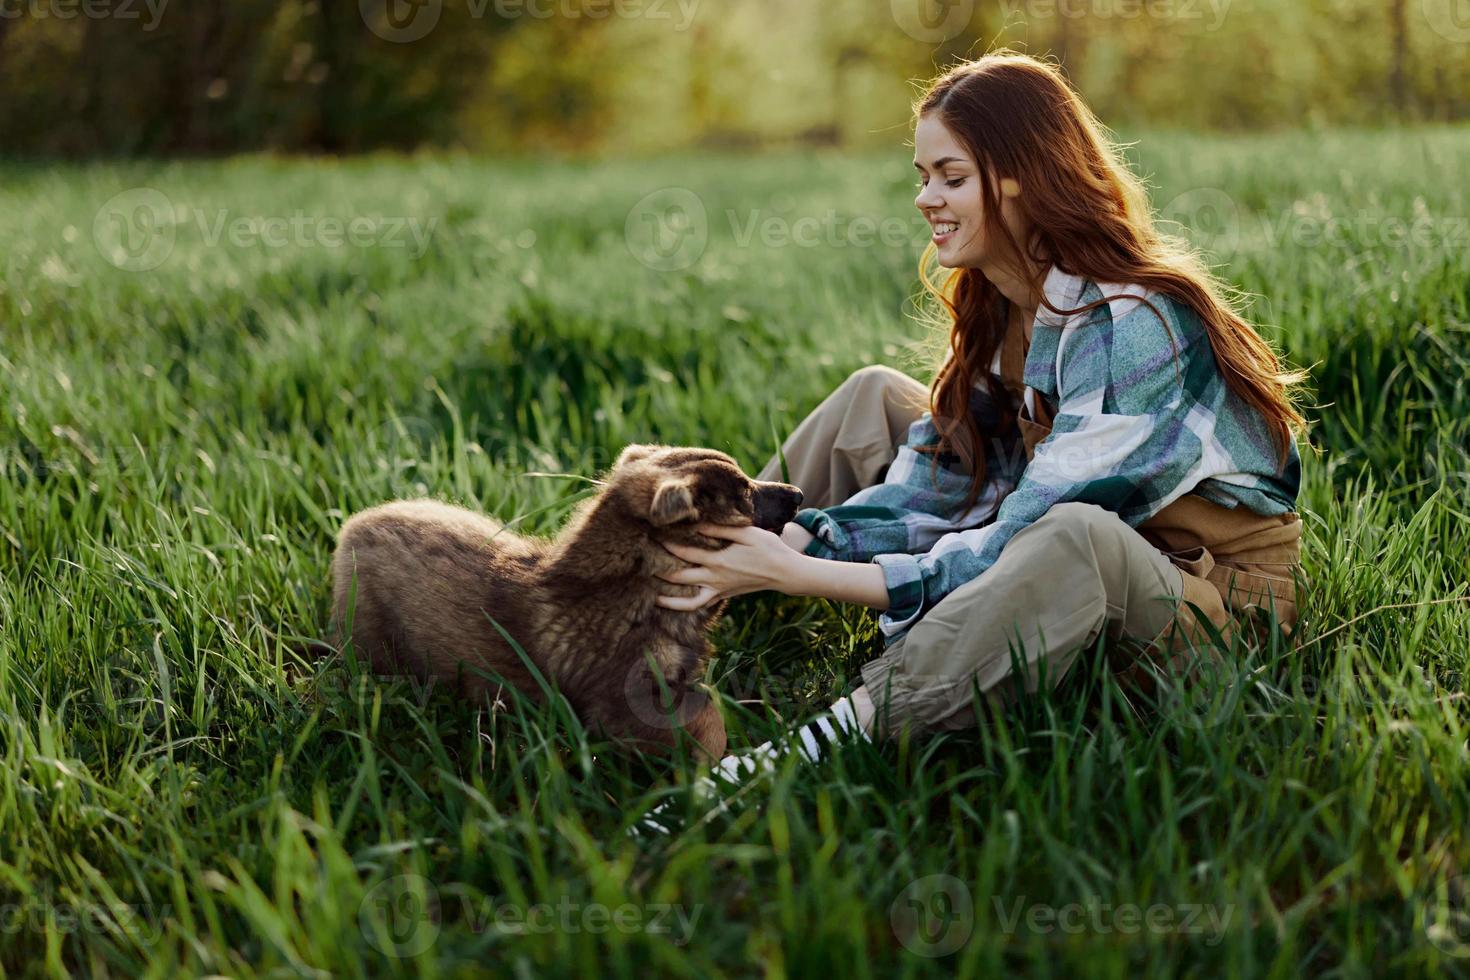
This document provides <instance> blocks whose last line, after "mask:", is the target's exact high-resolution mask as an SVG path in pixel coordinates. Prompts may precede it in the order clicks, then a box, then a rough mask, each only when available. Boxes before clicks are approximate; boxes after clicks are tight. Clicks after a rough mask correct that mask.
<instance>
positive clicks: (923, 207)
mask: <svg viewBox="0 0 1470 980" xmlns="http://www.w3.org/2000/svg"><path fill="white" fill-rule="evenodd" d="M942 203H944V202H943V201H942V200H941V199H940V197H939V194H938V192H936V191H935V190H934V183H933V182H932V181H931V182H930V183H929V184H928V185H927V186H925V187H923V188H921V189H920V190H919V193H918V195H917V196H915V197H914V207H916V208H918V209H919V210H920V211H930V210H933V209H934V208H937V207H939V205H940V204H942Z"/></svg>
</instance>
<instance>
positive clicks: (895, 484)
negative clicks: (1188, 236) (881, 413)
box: [795, 267, 1301, 646]
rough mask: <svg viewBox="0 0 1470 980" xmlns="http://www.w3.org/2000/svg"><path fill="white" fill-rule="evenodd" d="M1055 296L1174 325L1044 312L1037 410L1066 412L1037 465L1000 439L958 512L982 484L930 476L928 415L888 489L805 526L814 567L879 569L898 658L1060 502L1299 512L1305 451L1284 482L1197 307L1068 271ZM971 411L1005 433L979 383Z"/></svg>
mask: <svg viewBox="0 0 1470 980" xmlns="http://www.w3.org/2000/svg"><path fill="white" fill-rule="evenodd" d="M1045 291H1046V296H1047V300H1048V301H1049V302H1050V303H1051V304H1052V305H1054V306H1056V307H1057V308H1059V309H1063V310H1067V309H1073V308H1075V307H1078V306H1083V305H1085V304H1087V303H1091V302H1093V301H1095V300H1099V299H1102V298H1103V297H1104V296H1108V297H1113V296H1117V295H1118V294H1120V293H1130V294H1132V295H1133V296H1138V295H1146V296H1147V297H1148V299H1149V301H1150V302H1151V303H1152V304H1153V305H1154V306H1155V307H1157V308H1158V310H1159V312H1160V313H1161V314H1162V315H1163V316H1164V318H1165V319H1166V320H1167V323H1161V322H1160V320H1159V317H1157V316H1155V315H1154V312H1153V310H1151V309H1150V308H1149V306H1147V305H1145V304H1143V303H1141V302H1139V301H1138V300H1137V299H1134V298H1128V297H1125V298H1118V299H1110V300H1109V301H1108V302H1107V303H1105V304H1103V305H1102V306H1099V307H1098V308H1097V309H1095V310H1090V311H1088V312H1086V313H1079V314H1076V315H1075V316H1072V317H1061V316H1058V315H1057V314H1054V313H1052V312H1051V311H1049V310H1047V309H1046V308H1045V307H1042V309H1041V310H1039V311H1038V314H1037V318H1036V321H1035V324H1034V325H1033V336H1032V340H1031V346H1030V348H1029V350H1028V351H1027V354H1026V362H1025V374H1024V382H1025V385H1026V392H1025V401H1026V403H1027V405H1028V406H1029V405H1030V404H1032V403H1033V400H1034V399H1035V398H1036V397H1038V396H1039V397H1043V398H1045V399H1046V401H1047V405H1048V407H1049V408H1052V409H1053V410H1054V415H1055V417H1054V419H1053V421H1052V430H1051V433H1050V434H1049V435H1048V436H1047V437H1046V438H1045V439H1043V440H1042V441H1041V442H1039V443H1037V444H1036V447H1035V450H1034V456H1033V458H1032V459H1031V460H1030V461H1029V462H1028V461H1027V459H1026V451H1025V446H1024V443H1023V441H1022V437H1021V434H1020V431H1019V423H1013V424H1012V426H1011V427H1010V430H1009V431H1002V432H1000V433H998V434H997V435H995V436H994V437H992V438H990V439H989V440H988V442H989V445H988V446H987V447H986V450H985V455H986V464H987V479H986V483H985V484H984V487H983V492H982V493H981V494H980V497H979V499H978V500H977V502H976V504H975V505H974V506H973V507H971V508H970V509H968V510H964V511H963V512H962V511H961V507H962V505H963V503H964V498H965V495H966V492H967V491H968V489H969V484H970V477H969V475H968V474H967V473H965V472H963V471H962V469H961V468H960V464H959V459H958V458H957V457H956V456H954V455H953V454H944V455H942V456H940V457H939V458H938V464H939V465H938V466H937V467H934V475H933V478H932V479H931V460H933V459H934V457H933V456H931V455H926V454H921V453H919V452H918V451H917V449H918V448H919V447H922V446H937V445H938V443H939V434H938V432H937V431H936V430H935V426H934V424H933V420H932V418H931V417H930V414H929V413H927V412H926V413H924V415H923V416H922V417H921V418H920V419H919V420H918V421H916V422H914V424H913V425H912V426H911V427H910V428H909V432H908V437H907V441H906V444H905V445H904V446H902V447H901V448H900V449H899V451H898V456H897V458H896V459H895V460H894V461H893V463H892V465H891V466H889V468H888V472H887V474H886V475H885V478H884V482H882V483H880V484H877V485H874V486H871V487H868V488H866V489H864V490H861V491H859V492H858V493H856V494H854V495H853V496H852V497H851V498H849V499H848V500H847V501H846V502H845V503H843V504H841V505H839V506H836V507H829V508H827V509H825V510H818V509H816V508H807V509H805V510H802V511H800V512H799V513H798V514H797V515H796V518H795V520H796V523H798V524H800V525H801V526H802V527H804V528H806V529H807V530H808V531H810V532H811V533H812V534H813V535H815V539H814V540H813V541H812V542H811V544H810V545H808V546H807V549H806V553H807V554H809V555H814V556H816V557H819V558H830V559H836V560H840V561H872V562H876V563H878V565H880V566H881V567H882V569H883V576H884V581H885V583H886V584H887V587H888V601H889V607H888V609H887V611H886V612H884V613H883V614H882V615H881V616H880V617H879V620H878V624H879V627H880V628H881V629H882V631H883V634H884V636H885V644H886V645H887V646H892V645H893V644H894V643H897V642H898V640H899V639H900V638H901V637H902V636H903V635H904V633H905V632H906V631H907V630H908V629H909V627H911V626H912V625H913V624H914V623H915V622H916V621H917V620H918V619H919V617H921V616H922V615H923V614H924V613H925V612H927V611H928V610H929V609H930V608H932V607H933V606H934V605H935V604H936V603H938V602H939V601H940V600H941V599H943V598H944V597H945V596H946V595H948V594H949V593H950V592H952V591H954V590H955V589H957V588H959V587H960V586H961V585H964V584H965V583H966V582H969V581H970V580H972V579H974V578H976V577H978V576H979V575H981V574H982V573H984V572H985V570H986V569H988V568H989V567H990V566H991V565H993V564H994V563H995V560H996V559H997V558H998V557H999V556H1000V553H1001V549H1003V548H1004V547H1005V545H1006V542H1008V541H1009V540H1010V539H1011V538H1012V537H1014V536H1015V535H1016V533H1017V532H1019V531H1021V530H1022V529H1024V528H1025V527H1027V526H1028V525H1030V524H1031V523H1033V522H1035V521H1036V520H1037V519H1039V518H1040V517H1041V516H1042V515H1043V514H1045V513H1046V511H1047V509H1048V508H1050V507H1051V506H1052V505H1053V504H1059V503H1066V502H1069V501H1081V502H1084V503H1092V504H1098V505H1100V506H1102V507H1106V508H1107V509H1109V510H1111V511H1114V512H1115V513H1117V514H1118V515H1119V516H1120V517H1122V519H1123V520H1124V521H1125V522H1127V523H1128V524H1129V525H1130V526H1132V527H1137V526H1138V525H1140V524H1142V523H1143V522H1144V521H1146V520H1148V519H1149V518H1150V517H1152V516H1153V515H1155V514H1157V513H1158V512H1159V511H1161V510H1163V509H1164V508H1165V507H1166V506H1168V505H1169V504H1171V503H1173V502H1174V501H1175V500H1177V499H1179V498H1180V497H1181V496H1183V495H1184V494H1186V493H1195V494H1198V495H1199V496H1202V497H1204V498H1205V499H1207V500H1210V501H1213V502H1215V503H1218V504H1221V505H1223V506H1226V507H1230V508H1234V507H1239V506H1245V507H1246V508H1248V509H1250V510H1251V511H1254V512H1255V513H1258V514H1263V515H1273V514H1282V513H1286V512H1288V511H1291V510H1293V509H1295V502H1296V496H1297V491H1298V489H1299V486H1300V482H1301V461H1300V458H1299V456H1298V454H1297V449H1296V446H1295V445H1293V446H1292V447H1291V451H1290V454H1289V456H1288V459H1287V465H1286V467H1285V469H1284V470H1282V469H1280V468H1279V467H1278V465H1277V459H1278V457H1277V454H1276V450H1275V448H1274V443H1273V442H1272V439H1271V435H1270V430H1269V429H1268V428H1267V426H1266V424H1265V421H1264V419H1263V418H1262V417H1261V416H1260V414H1259V413H1258V412H1256V411H1255V410H1254V409H1252V408H1251V407H1250V406H1249V405H1248V404H1246V403H1245V402H1243V401H1242V400H1241V399H1240V398H1238V397H1237V396H1236V395H1235V394H1234V393H1233V392H1231V391H1230V390H1229V389H1228V388H1227V387H1226V385H1225V380H1224V378H1223V376H1222V375H1221V374H1220V371H1219V368H1218V367H1217V366H1216V363H1215V359H1214V355H1213V351H1212V348H1211V346H1210V343H1209V338H1208V335H1207V334H1206V331H1205V327H1204V324H1203V323H1202V322H1201V321H1200V319H1199V317H1198V316H1197V315H1196V314H1195V313H1194V312H1193V311H1192V310H1191V309H1189V308H1188V307H1187V306H1185V305H1184V304H1182V303H1180V302H1177V301H1175V300H1174V299H1172V298H1170V297H1167V296H1163V295H1160V294H1158V293H1154V292H1145V291H1144V290H1142V289H1139V288H1137V287H1126V286H1114V285H1110V284H1101V285H1100V284H1098V283H1095V282H1092V281H1090V280H1087V279H1084V278H1082V277H1078V276H1073V275H1070V274H1068V273H1064V272H1062V271H1061V270H1060V269H1057V268H1055V267H1053V268H1052V270H1051V272H1050V273H1049V274H1048V276H1047V278H1046V282H1045ZM1171 337H1172V338H1173V341H1174V344H1171ZM1175 344H1177V346H1178V360H1177V363H1176V360H1175V346H1174V345H1175ZM999 364H1000V357H999V353H997V357H996V360H995V362H994V363H993V364H992V374H993V375H995V378H994V390H996V391H997V392H1003V393H1005V392H1007V391H1008V390H1007V389H1006V388H1004V387H1002V385H1001V379H1000V377H999ZM1014 404H1015V403H1014V401H1013V405H1014ZM970 409H971V412H972V413H974V414H975V417H976V420H977V422H978V423H979V425H980V428H981V431H982V432H984V431H987V430H989V431H993V430H994V428H995V422H997V421H998V418H997V416H996V414H995V413H996V412H997V411H998V407H997V406H996V405H995V404H994V402H993V400H992V399H991V397H990V396H989V395H988V394H987V393H986V392H985V390H984V389H983V388H982V387H980V386H977V387H976V389H975V391H974V393H973V394H972V397H971V403H970Z"/></svg>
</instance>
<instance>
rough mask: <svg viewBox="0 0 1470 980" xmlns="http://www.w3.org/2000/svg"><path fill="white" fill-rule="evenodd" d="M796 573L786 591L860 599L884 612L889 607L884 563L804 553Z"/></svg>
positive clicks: (825, 596) (826, 596)
mask: <svg viewBox="0 0 1470 980" xmlns="http://www.w3.org/2000/svg"><path fill="white" fill-rule="evenodd" d="M800 559H801V560H800V562H799V563H798V564H797V565H796V570H795V574H793V575H792V577H791V580H790V581H789V582H788V583H787V585H788V588H786V589H783V590H782V591H784V592H785V593H786V594H787V595H809V596H817V597H820V598H823V599H831V600H832V601H833V602H860V603H862V604H863V605H865V606H871V607H872V608H874V609H876V610H878V611H879V612H883V611H885V610H886V609H887V608H888V581H887V579H886V578H885V577H884V575H883V569H882V567H881V566H878V565H874V564H871V563H868V564H864V563H861V562H851V561H832V560H830V559H827V558H813V557H812V556H811V555H801V556H800Z"/></svg>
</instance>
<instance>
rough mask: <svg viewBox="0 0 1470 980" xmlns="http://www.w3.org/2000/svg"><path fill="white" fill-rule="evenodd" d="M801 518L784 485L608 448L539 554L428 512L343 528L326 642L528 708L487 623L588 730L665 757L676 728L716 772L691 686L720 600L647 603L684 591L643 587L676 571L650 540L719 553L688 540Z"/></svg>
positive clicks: (710, 463) (393, 513) (705, 703)
mask: <svg viewBox="0 0 1470 980" xmlns="http://www.w3.org/2000/svg"><path fill="white" fill-rule="evenodd" d="M800 504H801V491H800V490H798V489H797V488H796V487H794V486H790V485H788V484H784V483H760V482H757V481H755V480H751V479H750V478H749V477H747V476H746V475H745V474H744V473H743V472H742V471H741V470H740V467H739V466H738V465H737V464H736V462H735V461H734V460H733V459H731V458H730V457H729V456H727V455H725V454H724V453H721V452H716V451H714V450H709V449H687V448H677V447H670V446H642V445H635V446H629V447H628V448H626V449H625V450H623V452H622V454H621V455H619V457H618V459H617V462H616V463H614V464H613V467H612V469H611V470H610V471H609V472H608V474H607V475H606V478H605V480H604V482H603V483H602V485H601V487H600V489H599V492H598V493H596V494H594V495H593V496H591V497H589V498H588V499H587V500H585V501H583V502H582V503H581V504H580V505H579V506H578V508H577V510H576V512H575V513H574V514H573V516H572V518H571V519H570V521H569V522H568V523H567V525H566V526H565V528H564V529H563V530H562V531H561V533H560V534H558V535H557V536H556V537H555V538H554V539H552V540H541V539H533V538H526V537H522V536H520V535H517V534H515V533H514V532H512V531H510V530H508V529H506V528H504V527H503V526H502V525H500V524H498V523H496V522H495V521H493V520H490V519H489V518H486V517H484V516H481V515H480V514H476V513H474V512H473V511H469V510H465V509H464V508H461V507H454V506H450V505H448V504H444V503H440V502H438V501H434V500H400V501H394V502H392V503H388V504H383V505H381V506H378V507H373V508H370V509H368V510H365V511H362V512H360V513H358V514H355V515H353V516H352V517H351V518H350V519H349V520H348V521H347V522H346V523H345V524H344V525H343V526H342V530H341V533H340V534H339V535H338V539H337V551H336V554H335V556H334V557H333V560H332V577H333V603H332V605H333V609H332V619H333V623H334V626H335V628H336V630H337V637H338V640H339V642H345V641H346V640H347V639H349V637H350V639H351V641H352V643H353V645H354V647H355V649H356V650H357V651H358V653H359V655H361V656H364V657H366V658H368V659H369V660H370V662H371V664H372V667H373V669H374V670H375V671H377V672H379V673H410V674H413V675H416V676H417V677H419V678H420V679H422V680H432V681H450V682H454V683H457V684H459V685H460V686H461V688H462V689H463V690H464V691H465V692H466V693H467V694H470V695H473V696H477V697H485V696H489V697H493V696H494V694H495V691H496V689H497V686H498V684H497V682H496V681H493V680H491V679H490V678H488V677H485V676H483V675H482V673H481V671H485V672H489V673H492V674H494V675H498V677H499V678H502V679H504V680H505V681H507V682H509V683H511V684H514V685H515V686H516V687H517V688H518V689H519V690H520V691H522V692H523V693H525V694H527V695H529V696H530V697H532V698H538V697H539V696H540V688H539V686H538V685H537V683H536V681H535V679H534V678H533V677H532V675H531V673H530V672H529V671H528V670H527V669H526V668H525V666H524V664H523V662H522V661H521V659H520V658H519V657H518V656H517V655H516V653H515V651H514V650H513V649H512V648H511V647H510V645H509V644H507V643H506V642H505V640H504V639H503V638H502V636H501V634H500V632H499V631H498V630H497V629H496V628H495V626H494V625H493V624H492V622H491V618H492V617H493V618H494V620H495V621H496V622H498V623H499V624H500V626H501V627H502V628H504V630H505V632H506V633H507V634H508V635H509V636H510V637H512V638H513V639H514V640H515V641H516V643H517V644H519V645H520V647H521V648H522V650H524V651H525V653H526V654H527V656H528V657H529V659H530V660H531V661H532V662H533V663H534V664H535V665H536V668H537V669H538V670H539V671H540V673H541V674H542V675H543V676H544V677H545V678H546V679H547V680H548V681H550V682H551V683H552V684H553V685H554V686H555V687H556V688H557V689H558V690H559V691H560V693H561V694H562V695H564V696H565V697H566V698H567V700H568V701H569V702H570V703H571V705H572V707H573V708H574V709H575V710H576V712H577V715H578V717H579V718H580V719H581V720H582V722H583V724H585V725H587V726H588V727H589V728H590V729H592V730H594V731H601V732H603V733H605V734H607V735H610V736H613V737H618V738H628V739H632V740H635V741H638V742H643V743H656V744H659V745H665V746H668V745H672V744H673V743H674V741H675V736H676V728H677V727H680V726H682V727H683V728H684V729H685V730H686V731H688V733H689V734H690V735H692V736H693V737H694V738H695V739H696V740H697V742H698V743H699V745H700V746H702V747H703V750H704V751H705V752H706V753H707V754H708V755H709V756H711V757H714V758H718V757H719V756H721V755H723V754H724V750H725V726H724V721H723V719H722V718H721V717H720V714H719V712H718V710H716V708H715V705H714V703H713V702H712V701H711V700H710V699H709V698H708V697H707V696H706V695H705V694H704V693H703V692H702V691H700V690H699V689H698V687H697V685H698V683H699V681H700V679H701V676H702V674H703V671H704V667H705V664H706V661H707V659H708V656H709V643H708V639H707V634H708V631H709V629H710V627H711V626H712V625H713V624H714V622H715V620H716V619H718V617H719V616H720V614H721V613H722V612H723V611H724V607H725V602H724V601H720V602H716V603H710V604H708V605H706V606H705V607H704V608H702V609H699V610H696V611H693V612H680V611H676V610H671V609H665V608H663V607H661V606H658V605H656V604H655V602H654V599H655V597H656V596H657V595H658V594H659V593H660V592H663V593H672V594H693V593H694V591H695V589H694V587H692V586H676V585H671V584H669V583H666V582H662V581H660V580H659V579H657V578H655V575H657V574H662V573H668V572H670V571H673V570H674V569H677V568H684V567H688V565H687V563H686V562H683V561H681V560H679V559H678V558H676V557H674V556H673V555H672V554H671V553H670V552H668V551H667V550H666V549H664V548H663V547H662V546H661V545H660V542H661V541H668V542H679V543H684V544H691V545H696V546H699V547H704V548H723V547H726V546H727V542H725V541H724V540H722V539H715V538H709V537H706V536H704V535H701V534H698V533H696V532H695V531H694V525H695V524H696V523H698V522H710V523H715V524H725V525H737V526H738V525H749V524H755V525H756V526H758V527H762V528H765V529H767V530H771V531H776V532H778V533H779V532H780V530H781V529H782V528H783V527H784V526H785V524H786V522H787V521H789V520H790V519H791V518H792V517H793V516H795V514H796V510H797V508H798V507H799V506H800ZM349 611H350V613H351V615H350V616H349ZM650 658H651V661H652V663H653V664H654V665H656V667H657V669H658V671H659V672H660V674H661V675H662V679H663V682H664V684H665V685H666V689H667V691H668V692H669V693H670V694H671V695H672V697H673V698H674V702H673V704H672V705H671V704H670V703H669V701H668V699H667V698H666V697H663V696H661V691H660V686H659V679H658V677H657V676H655V674H654V673H653V671H652V670H650V667H649V662H650ZM477 668H478V669H477Z"/></svg>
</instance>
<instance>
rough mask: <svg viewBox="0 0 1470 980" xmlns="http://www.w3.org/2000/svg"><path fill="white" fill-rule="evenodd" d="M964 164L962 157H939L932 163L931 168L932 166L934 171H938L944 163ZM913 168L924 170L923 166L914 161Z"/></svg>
mask: <svg viewBox="0 0 1470 980" xmlns="http://www.w3.org/2000/svg"><path fill="white" fill-rule="evenodd" d="M964 162H965V159H964V157H940V158H939V159H938V160H935V161H934V164H933V166H934V169H935V170H938V169H939V168H940V167H942V166H944V165H945V164H946V163H964ZM914 168H915V169H916V170H923V169H924V166H923V164H921V163H919V161H917V160H915V161H914Z"/></svg>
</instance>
